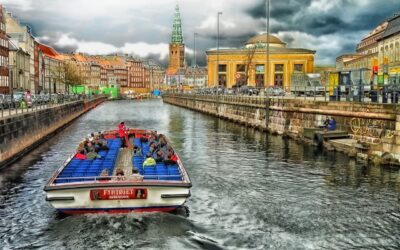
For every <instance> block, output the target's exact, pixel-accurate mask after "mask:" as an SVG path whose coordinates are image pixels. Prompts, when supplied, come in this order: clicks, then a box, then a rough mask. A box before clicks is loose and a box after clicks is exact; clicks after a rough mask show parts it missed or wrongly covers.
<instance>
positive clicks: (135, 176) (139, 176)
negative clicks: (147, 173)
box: [129, 168, 143, 181]
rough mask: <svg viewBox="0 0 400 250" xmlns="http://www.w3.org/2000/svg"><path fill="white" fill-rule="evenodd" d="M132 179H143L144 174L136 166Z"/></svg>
mask: <svg viewBox="0 0 400 250" xmlns="http://www.w3.org/2000/svg"><path fill="white" fill-rule="evenodd" d="M129 179H130V180H131V181H143V175H140V174H139V171H138V170H137V169H136V168H134V169H132V175H131V177H130V178H129Z"/></svg>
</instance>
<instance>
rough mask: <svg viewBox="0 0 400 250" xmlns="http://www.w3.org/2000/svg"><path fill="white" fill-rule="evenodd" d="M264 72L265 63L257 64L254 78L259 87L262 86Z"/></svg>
mask: <svg viewBox="0 0 400 250" xmlns="http://www.w3.org/2000/svg"><path fill="white" fill-rule="evenodd" d="M264 72H265V65H264V64H257V65H256V75H255V79H256V86H257V87H259V88H261V87H264Z"/></svg>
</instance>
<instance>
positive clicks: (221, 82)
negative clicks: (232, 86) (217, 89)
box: [218, 64, 226, 87]
mask: <svg viewBox="0 0 400 250" xmlns="http://www.w3.org/2000/svg"><path fill="white" fill-rule="evenodd" d="M218 86H223V87H226V64H219V65H218Z"/></svg>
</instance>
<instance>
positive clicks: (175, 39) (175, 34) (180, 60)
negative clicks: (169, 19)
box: [166, 5, 186, 85]
mask: <svg viewBox="0 0 400 250" xmlns="http://www.w3.org/2000/svg"><path fill="white" fill-rule="evenodd" d="M185 67H186V64H185V44H184V41H183V35H182V20H181V16H180V12H179V6H178V5H176V7H175V16H174V22H173V25H172V35H171V42H170V44H169V55H168V68H167V72H166V82H167V84H168V85H171V84H176V81H174V80H176V73H177V72H178V70H180V69H183V68H185Z"/></svg>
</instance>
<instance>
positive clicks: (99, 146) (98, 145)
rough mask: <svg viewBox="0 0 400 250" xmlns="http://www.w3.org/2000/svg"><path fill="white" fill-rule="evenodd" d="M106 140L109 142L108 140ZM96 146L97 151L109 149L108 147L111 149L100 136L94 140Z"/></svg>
mask: <svg viewBox="0 0 400 250" xmlns="http://www.w3.org/2000/svg"><path fill="white" fill-rule="evenodd" d="M106 142H107V141H106ZM94 146H95V148H96V150H97V151H100V150H108V149H109V148H108V146H107V145H104V144H103V143H102V142H101V141H100V138H96V139H95V140H94Z"/></svg>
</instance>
